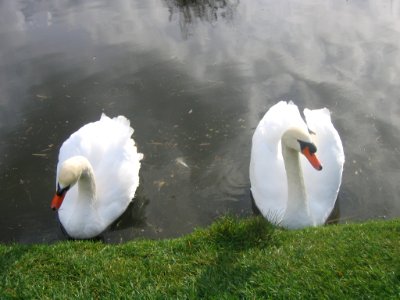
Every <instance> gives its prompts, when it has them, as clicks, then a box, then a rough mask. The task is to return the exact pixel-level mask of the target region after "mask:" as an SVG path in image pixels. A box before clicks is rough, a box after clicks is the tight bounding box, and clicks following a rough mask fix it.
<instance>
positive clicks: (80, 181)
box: [51, 114, 143, 239]
mask: <svg viewBox="0 0 400 300" xmlns="http://www.w3.org/2000/svg"><path fill="white" fill-rule="evenodd" d="M132 134H133V129H132V128H131V127H130V124H129V120H128V119H127V118H125V117H123V116H119V117H116V118H113V119H111V118H109V117H107V116H106V115H105V114H102V116H101V118H100V120H99V121H96V122H93V123H89V124H86V125H85V126H83V127H82V128H80V129H79V130H78V131H76V132H75V133H73V134H72V135H71V136H70V137H69V138H68V139H67V140H66V141H65V142H64V143H63V145H62V146H61V149H60V153H59V158H58V165H57V181H56V184H57V190H56V194H55V196H54V198H53V200H52V202H51V208H52V209H53V210H56V209H58V216H59V219H60V222H61V224H62V226H63V227H64V229H65V231H66V232H67V234H68V235H69V236H70V237H73V238H77V239H87V238H92V237H95V236H97V235H99V234H100V233H102V232H103V231H104V230H105V229H106V228H107V227H108V226H109V225H110V224H111V223H112V222H113V221H114V220H116V219H117V218H118V217H119V216H120V215H121V214H122V213H123V212H124V211H125V210H126V208H127V207H128V205H129V203H130V202H131V200H132V198H133V197H134V196H135V191H136V188H137V187H138V185H139V169H140V160H141V159H142V157H143V155H142V154H141V153H138V152H137V149H136V146H135V142H134V141H133V140H132V139H131V136H132ZM76 183H77V184H76Z"/></svg>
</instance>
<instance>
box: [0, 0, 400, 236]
mask: <svg viewBox="0 0 400 300" xmlns="http://www.w3.org/2000/svg"><path fill="white" fill-rule="evenodd" d="M399 41H400V1H389V0H387V1H385V0H376V1H367V0H365V1H364V0H363V1H351V0H349V1H344V0H343V1H337V0H335V1H334V0H332V1H300V0H299V1H285V2H284V3H283V2H282V1H273V0H271V1H265V0H263V1H261V0H259V1H239V0H225V1H224V0H214V1H212V0H208V1H207V0H206V1H195V0H192V1H183V0H181V1H179V0H146V1H141V0H136V1H135V0H134V1H131V0H119V1H79V0H78V1H66V0H65V1H64V0H60V1H46V0H43V1H16V0H3V1H1V2H0V212H1V218H0V242H12V241H15V242H21V243H32V242H53V241H56V240H61V239H64V237H63V235H62V233H61V232H60V229H59V227H58V223H57V218H56V215H55V214H54V212H52V211H51V210H50V200H51V198H52V196H53V193H54V185H55V167H56V163H57V155H58V149H59V147H60V145H61V144H62V142H63V141H64V140H65V139H66V138H67V137H68V136H69V135H70V134H71V133H72V132H74V131H75V130H77V129H78V128H79V127H81V126H82V125H83V124H85V123H88V122H91V121H95V120H97V119H98V118H99V117H100V115H101V113H102V112H105V113H107V114H108V115H110V116H116V115H118V114H123V115H125V116H127V117H128V118H129V119H130V120H131V123H132V125H133V127H134V128H135V134H134V138H135V140H136V141H137V143H138V147H139V150H140V151H141V152H142V153H144V154H145V159H144V160H143V164H142V169H141V173H140V176H141V185H140V187H139V189H138V191H137V199H136V202H135V204H134V205H132V206H131V207H130V208H129V209H128V211H127V212H126V213H125V214H124V215H123V217H122V219H121V220H120V221H119V222H118V223H117V224H115V225H114V226H113V228H112V229H111V231H110V232H108V233H106V234H105V240H107V241H110V242H119V241H123V240H128V239H133V238H136V237H139V236H145V237H151V238H163V237H174V236H179V235H182V234H185V233H188V232H191V231H192V230H193V228H195V227H201V226H205V225H208V224H210V223H211V222H212V221H213V220H215V218H217V217H218V216H220V215H222V214H225V213H227V212H230V213H232V214H236V215H239V216H246V215H251V214H252V209H251V202H250V196H249V179H248V166H249V159H250V157H249V155H250V146H251V144H250V143H251V137H252V134H253V131H254V129H255V127H256V125H257V123H258V121H259V120H260V118H261V117H262V116H263V114H264V113H265V112H266V110H267V109H268V108H269V107H270V106H271V105H273V104H274V103H276V102H277V101H279V100H290V99H292V100H294V101H295V102H296V103H297V104H298V105H299V106H301V107H309V108H320V107H324V106H326V107H328V108H329V109H330V110H331V111H332V118H333V122H334V124H335V126H336V128H337V129H338V131H339V133H340V135H341V137H342V141H343V144H344V148H345V154H346V164H345V170H344V176H343V183H342V188H341V191H340V194H339V199H338V202H337V207H336V214H335V218H338V221H339V222H348V221H360V220H365V219H376V218H393V217H398V216H400V200H399V196H398V195H399V194H400V185H399V178H400V176H399V167H400V162H399V157H400V132H399V127H400V99H399V98H400V88H399V86H400V47H399V45H400V44H399Z"/></svg>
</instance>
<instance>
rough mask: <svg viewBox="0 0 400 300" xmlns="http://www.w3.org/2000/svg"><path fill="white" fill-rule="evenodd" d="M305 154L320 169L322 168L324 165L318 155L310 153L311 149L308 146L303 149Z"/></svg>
mask: <svg viewBox="0 0 400 300" xmlns="http://www.w3.org/2000/svg"><path fill="white" fill-rule="evenodd" d="M301 152H302V153H303V154H304V156H305V157H306V158H307V159H308V161H309V162H310V164H311V165H312V166H313V167H314V168H315V169H316V170H318V171H321V170H322V165H321V163H320V162H319V160H318V157H317V156H316V155H315V153H310V149H309V148H308V147H304V149H303V150H302V151H301Z"/></svg>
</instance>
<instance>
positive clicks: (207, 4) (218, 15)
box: [164, 0, 239, 39]
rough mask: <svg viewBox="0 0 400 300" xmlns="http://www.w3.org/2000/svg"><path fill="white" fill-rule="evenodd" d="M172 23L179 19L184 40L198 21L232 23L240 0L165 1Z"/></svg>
mask: <svg viewBox="0 0 400 300" xmlns="http://www.w3.org/2000/svg"><path fill="white" fill-rule="evenodd" d="M164 1H165V3H166V5H167V7H168V10H169V13H170V16H169V19H170V21H172V20H173V19H174V18H176V17H177V18H179V25H180V27H181V32H182V36H183V38H185V39H186V38H188V37H189V36H190V35H191V32H192V30H193V27H194V25H193V24H195V23H196V21H197V20H199V21H202V22H208V23H210V24H216V23H217V22H218V21H221V20H225V21H227V22H230V21H232V20H233V18H234V16H235V11H236V8H237V6H238V5H239V0H164Z"/></svg>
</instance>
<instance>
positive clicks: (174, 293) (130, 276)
mask: <svg viewBox="0 0 400 300" xmlns="http://www.w3.org/2000/svg"><path fill="white" fill-rule="evenodd" d="M399 250H400V220H391V221H372V222H367V223H362V224H351V225H332V226H325V227H319V228H309V229H304V230H295V231H287V230H283V229H279V228H276V227H274V226H272V225H270V224H268V223H267V222H266V221H264V220H263V219H262V218H260V217H257V218H249V219H245V220H237V219H235V218H232V217H224V218H222V219H220V220H218V221H217V222H215V223H214V224H213V225H212V226H210V227H209V228H207V229H201V230H197V231H195V232H194V233H192V234H190V235H187V236H184V237H182V238H177V239H171V240H158V241H153V240H136V241H131V242H128V243H125V244H119V245H109V244H104V243H101V242H89V241H68V242H59V243H56V244H53V245H1V246H0V280H1V281H0V282H1V286H0V298H1V299H8V298H24V299H28V298H29V299H32V298H36V299H39V298H40V299H46V298H47V299H49V298H51V299H71V298H80V299H97V298H109V299H118V298H126V299H140V298H145V299H154V298H159V299H165V298H174V299H176V298H179V299H181V298H190V299H193V298H214V299H227V298H236V299H237V298H244V299H256V298H296V299H297V298H307V299H308V298H318V299H321V298H328V297H329V298H337V299H343V298H357V299H361V298H376V299H392V298H393V299H394V298H397V299H398V298H399V297H400V255H399Z"/></svg>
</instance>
